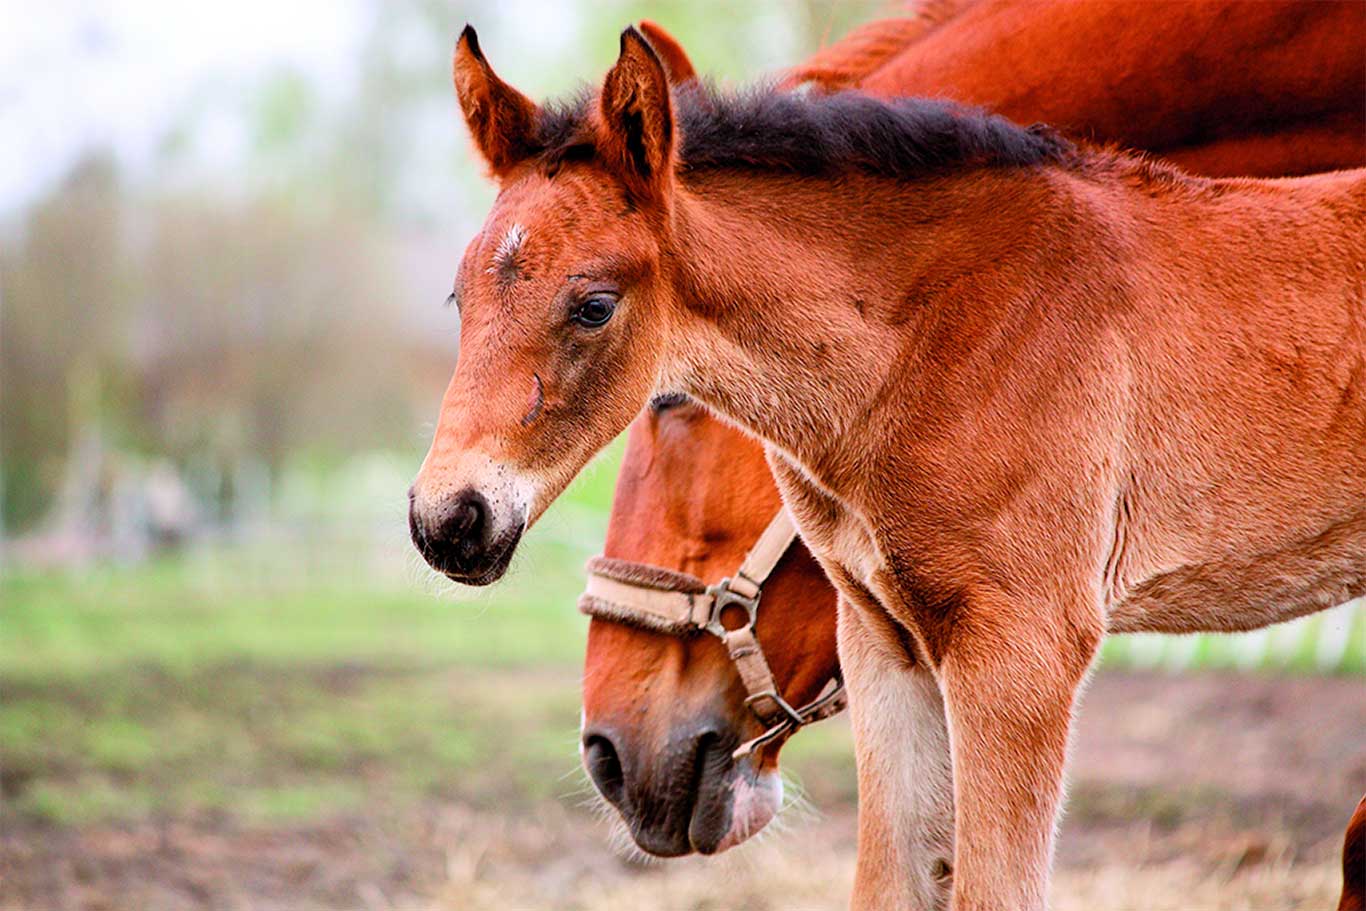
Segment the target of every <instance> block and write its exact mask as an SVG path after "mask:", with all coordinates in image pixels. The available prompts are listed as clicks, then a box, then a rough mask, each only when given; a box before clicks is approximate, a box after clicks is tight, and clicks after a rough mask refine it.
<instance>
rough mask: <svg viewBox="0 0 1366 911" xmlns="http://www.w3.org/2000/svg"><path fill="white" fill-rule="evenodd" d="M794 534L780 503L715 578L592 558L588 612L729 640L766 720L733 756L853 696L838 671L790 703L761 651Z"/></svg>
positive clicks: (584, 607) (832, 711)
mask: <svg viewBox="0 0 1366 911" xmlns="http://www.w3.org/2000/svg"><path fill="white" fill-rule="evenodd" d="M796 538H797V529H796V527H795V526H794V525H793V524H792V520H791V519H790V518H789V517H788V515H787V511H786V510H783V509H780V510H779V511H778V514H777V515H776V516H774V517H773V521H772V522H770V523H768V527H767V528H765V529H764V531H763V534H761V535H760V536H759V540H758V541H756V542H755V543H754V546H753V547H751V548H750V551H749V553H747V554H746V555H745V559H744V561H743V562H742V563H741V564H740V568H739V570H737V571H736V573H735V575H734V576H732V577H729V578H725V579H722V580H721V581H720V582H717V583H716V584H714V585H706V584H705V583H703V582H702V580H701V579H698V578H697V577H696V576H692V575H689V574H687V573H680V572H677V571H675V570H671V569H664V568H663V567H659V566H651V565H650V564H648V563H632V562H630V561H627V560H617V559H613V558H610V557H594V558H593V559H591V560H589V561H588V588H587V590H586V591H585V592H584V593H583V595H582V596H581V597H580V598H579V610H581V611H583V612H584V613H585V614H588V615H589V616H591V617H598V618H600V619H602V620H611V621H614V622H617V623H626V624H628V625H631V626H639V627H643V628H645V629H649V630H654V631H656V632H661V633H667V634H669V635H674V636H690V635H693V634H695V633H697V632H699V631H705V632H708V633H711V634H712V635H713V636H716V637H717V638H718V639H720V640H721V642H722V643H724V644H725V646H726V653H727V654H729V655H730V659H731V661H733V662H735V669H736V670H737V671H739V673H740V679H741V681H743V682H744V685H745V690H746V692H747V693H748V694H749V695H748V697H747V698H746V699H745V705H747V706H749V708H750V711H752V712H754V714H755V715H756V716H757V717H758V718H759V720H760V721H761V722H763V724H764V725H766V727H767V729H766V730H765V731H764V732H763V733H762V734H760V735H759V736H758V737H755V738H754V739H753V740H748V741H746V742H745V743H742V744H740V746H739V748H738V749H736V751H735V752H734V753H733V754H732V758H733V759H739V758H741V757H742V756H746V755H748V754H750V753H752V752H754V751H755V750H756V749H758V748H759V747H761V746H763V745H764V744H766V743H770V742H772V741H774V740H777V739H778V738H780V737H783V736H785V735H787V734H789V733H791V732H793V731H795V730H797V728H799V727H802V726H803V725H807V724H811V723H813V722H816V721H821V720H823V719H825V718H829V717H830V716H831V715H836V714H838V713H839V712H841V711H843V710H844V707H845V705H846V704H847V702H848V699H847V697H846V696H845V692H844V681H843V680H841V679H840V677H839V676H838V675H836V676H835V677H833V678H831V680H830V681H829V682H827V683H826V685H825V688H824V689H823V690H822V691H821V695H820V696H818V697H816V699H815V700H813V701H811V702H809V703H807V704H806V705H804V706H802V707H801V708H793V707H792V706H791V705H789V704H788V703H787V701H786V700H785V699H783V697H782V694H780V693H779V692H778V684H777V682H776V681H774V679H773V672H772V671H771V670H769V667H768V661H767V659H765V658H764V650H763V649H762V648H761V647H760V645H759V640H758V639H757V638H755V635H754V622H755V620H757V619H758V616H759V597H760V595H762V594H763V585H764V583H765V582H767V581H768V577H769V576H770V575H772V573H773V569H774V567H776V566H777V565H778V561H779V560H781V559H782V557H783V554H785V553H787V550H788V548H789V547H791V546H792V542H793V541H795V540H796ZM740 621H743V622H740Z"/></svg>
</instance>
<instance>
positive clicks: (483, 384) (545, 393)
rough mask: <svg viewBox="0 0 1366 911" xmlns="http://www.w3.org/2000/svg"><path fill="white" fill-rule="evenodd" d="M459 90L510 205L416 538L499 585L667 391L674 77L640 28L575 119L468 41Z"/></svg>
mask: <svg viewBox="0 0 1366 911" xmlns="http://www.w3.org/2000/svg"><path fill="white" fill-rule="evenodd" d="M454 75H455V85H456V92H457V95H458V96H459V100H460V106H461V108H462V109H463V111H464V114H465V119H466V121H467V123H468V125H469V128H470V132H471V134H472V135H473V138H474V141H475V145H476V146H477V147H478V149H479V151H480V152H481V153H482V155H483V158H484V160H485V161H486V163H487V165H488V167H489V170H490V172H491V173H492V175H493V176H494V178H495V179H496V180H497V181H498V183H499V185H500V192H499V194H498V197H497V200H496V202H495V203H494V206H493V210H492V211H491V212H490V213H489V216H488V219H487V220H486V221H485V223H484V227H483V230H481V231H480V233H479V235H478V236H477V237H475V238H474V240H473V241H471V242H470V244H469V246H468V248H467V249H466V250H465V254H464V257H463V259H462V261H461V263H460V266H459V269H458V273H457V276H456V279H455V290H454V292H453V294H452V298H453V302H454V303H455V304H456V305H457V306H458V307H459V311H460V319H461V338H460V355H459V361H458V363H457V365H456V370H455V375H454V377H453V378H452V379H451V383H450V386H449V387H448V388H447V390H446V395H445V398H444V400H443V401H442V405H441V413H440V418H439V420H438V424H437V428H436V434H435V438H434V439H433V441H432V446H431V449H430V451H429V452H428V453H427V458H426V460H425V461H424V462H423V464H422V468H421V471H420V472H419V474H418V477H417V480H416V482H415V483H414V484H413V487H412V490H411V492H410V508H409V524H410V526H411V531H412V536H413V541H414V543H415V544H416V545H417V548H418V550H419V551H421V553H422V555H423V556H424V557H425V558H426V559H427V561H428V562H429V563H430V564H431V565H432V566H433V567H435V568H436V569H438V570H440V571H441V572H443V573H445V574H446V575H447V576H449V577H450V578H452V579H454V580H456V581H459V582H465V583H468V584H472V585H486V584H488V583H490V582H493V581H495V580H496V579H498V578H499V577H500V576H501V575H502V574H503V572H504V570H505V569H506V568H507V565H508V562H509V560H510V559H511V556H512V553H513V550H514V549H515V548H516V545H517V543H518V541H519V540H520V538H521V536H522V533H523V531H524V530H525V529H526V527H527V526H528V525H530V524H531V523H532V522H534V521H535V520H536V519H537V517H538V516H539V515H540V513H541V512H542V511H543V510H544V509H545V508H546V506H547V505H549V504H550V502H551V501H553V500H554V499H555V497H556V496H557V495H558V494H559V493H560V492H561V491H562V490H563V489H564V487H565V486H566V485H567V484H568V483H569V481H570V480H571V479H572V478H573V477H574V475H575V474H576V473H577V472H578V471H579V469H581V468H582V467H583V465H584V464H586V463H587V461H588V460H589V459H590V458H591V457H592V456H593V454H594V453H596V452H597V451H598V450H599V449H601V448H602V447H603V446H605V445H606V444H607V443H608V442H609V441H610V440H611V439H612V438H613V437H615V436H616V435H617V434H618V433H620V432H621V431H622V430H624V429H625V428H626V426H627V425H628V424H629V423H630V422H631V419H632V418H633V417H634V416H635V415H636V414H637V413H638V412H639V411H640V410H641V408H642V407H643V406H644V405H645V404H646V402H647V401H649V399H650V397H651V396H652V395H653V394H654V393H655V392H656V391H658V390H659V389H660V388H661V387H662V386H663V385H664V384H665V382H666V381H665V378H663V377H662V376H661V370H662V366H661V365H662V351H663V345H664V336H665V333H666V332H667V328H668V321H669V313H670V310H671V308H670V307H669V306H668V303H669V300H670V298H671V295H672V294H673V293H674V292H673V290H672V288H673V284H674V283H673V282H672V281H671V280H670V279H669V277H668V273H669V272H670V269H669V265H668V263H667V262H666V260H667V254H666V250H667V237H668V233H669V225H670V205H671V199H672V184H673V179H674V176H673V175H674V155H675V152H674V132H675V131H674V125H673V119H672V114H671V107H670V104H671V102H670V89H669V84H668V80H667V76H666V71H665V64H664V63H662V62H661V60H660V58H659V56H657V55H656V53H655V52H654V51H653V50H652V49H651V48H650V46H649V44H648V43H647V42H646V41H645V39H644V37H642V36H641V34H640V33H639V32H637V31H636V30H635V29H628V30H627V31H626V32H625V33H624V34H623V35H622V43H621V56H620V58H619V59H618V61H617V63H616V65H615V66H614V67H613V68H612V69H611V71H610V72H609V73H608V74H607V77H606V80H605V81H604V83H603V86H602V89H601V91H600V92H598V93H596V95H594V96H593V97H586V98H582V99H580V101H579V102H578V103H577V106H571V107H569V108H562V109H542V108H539V107H537V106H536V105H535V104H533V103H532V102H531V101H529V100H528V99H527V98H526V97H525V96H523V95H522V94H521V93H519V92H518V91H517V90H516V89H514V88H512V87H511V86H509V85H507V84H506V83H505V82H503V81H502V80H501V79H499V78H498V76H497V75H495V74H494V72H493V70H492V69H491V68H490V67H489V65H488V63H487V62H486V61H485V59H484V57H483V55H482V54H481V53H480V50H479V44H478V41H477V39H476V37H475V34H474V31H473V29H470V28H468V27H467V28H466V29H465V31H464V33H463V34H461V36H460V40H459V42H458V44H457V47H456V53H455V63H454ZM585 106H587V107H585Z"/></svg>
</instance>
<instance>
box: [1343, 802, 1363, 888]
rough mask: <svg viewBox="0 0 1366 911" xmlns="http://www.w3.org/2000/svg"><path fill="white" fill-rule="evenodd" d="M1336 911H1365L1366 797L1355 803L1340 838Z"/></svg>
mask: <svg viewBox="0 0 1366 911" xmlns="http://www.w3.org/2000/svg"><path fill="white" fill-rule="evenodd" d="M1338 911H1366V797H1363V798H1361V802H1360V803H1358V804H1357V808H1356V812H1355V813H1353V814H1352V818H1351V820H1350V821H1349V822H1348V823H1347V835H1346V836H1345V837H1344V838H1343V840H1342V898H1341V899H1340V900H1339V901H1338Z"/></svg>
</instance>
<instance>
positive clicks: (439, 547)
mask: <svg viewBox="0 0 1366 911" xmlns="http://www.w3.org/2000/svg"><path fill="white" fill-rule="evenodd" d="M524 521H525V520H524V519H520V518H517V519H514V520H512V521H509V522H506V528H504V530H502V531H501V532H500V531H499V530H498V526H499V524H500V523H499V519H498V516H496V515H495V513H494V509H493V508H492V507H491V506H490V505H489V501H488V500H487V499H486V498H485V497H484V495H483V494H481V493H480V492H479V491H477V490H475V489H473V488H470V487H467V488H465V489H464V490H462V491H460V492H459V493H458V494H456V495H455V496H453V497H448V498H445V499H443V500H440V501H438V502H437V503H435V504H432V503H424V502H422V501H421V500H420V499H419V498H418V496H417V495H416V493H415V492H414V491H409V493H408V531H409V533H410V534H411V535H412V538H413V544H414V545H415V546H416V547H417V549H418V552H419V553H421V554H422V557H423V559H425V560H426V561H427V562H428V563H429V564H430V565H431V567H432V568H433V569H435V570H436V571H437V572H440V573H443V574H445V575H446V576H447V577H449V578H451V579H453V580H454V581H456V582H461V583H464V584H465V585H488V584H489V583H491V582H496V581H497V580H498V579H499V578H501V577H502V575H503V573H505V572H506V571H507V568H508V564H509V563H510V562H511V561H512V554H513V552H514V551H515V550H516V549H517V542H518V541H520V540H521V537H522V531H523V530H524V528H525V525H524Z"/></svg>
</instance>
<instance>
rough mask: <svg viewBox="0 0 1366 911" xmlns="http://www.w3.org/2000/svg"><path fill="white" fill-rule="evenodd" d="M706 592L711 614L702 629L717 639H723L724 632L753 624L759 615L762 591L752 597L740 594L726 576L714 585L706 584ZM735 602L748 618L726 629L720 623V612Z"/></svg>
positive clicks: (731, 631) (730, 631)
mask: <svg viewBox="0 0 1366 911" xmlns="http://www.w3.org/2000/svg"><path fill="white" fill-rule="evenodd" d="M707 594H709V595H711V616H710V617H708V618H707V622H706V623H705V624H704V625H703V627H702V628H703V629H704V630H706V631H707V632H709V633H711V634H712V635H713V636H716V637H717V638H718V639H724V638H725V637H726V633H733V632H735V631H736V630H742V629H746V628H750V627H753V626H754V621H755V620H756V619H757V618H758V616H759V598H760V595H761V594H762V593H760V595H755V596H754V597H753V598H750V597H747V596H746V595H742V594H740V593H739V592H737V591H735V590H734V589H732V588H731V587H730V578H729V577H727V578H725V579H722V580H721V581H720V582H717V583H716V584H715V585H709V586H707ZM735 604H738V605H740V606H741V607H743V608H744V609H745V614H746V616H747V618H748V619H747V620H746V622H745V625H744V626H737V627H736V628H735V629H734V630H732V629H727V628H726V627H725V626H723V625H722V624H721V614H722V613H723V612H724V611H725V609H726V608H728V607H730V606H731V605H735Z"/></svg>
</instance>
